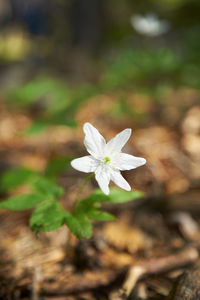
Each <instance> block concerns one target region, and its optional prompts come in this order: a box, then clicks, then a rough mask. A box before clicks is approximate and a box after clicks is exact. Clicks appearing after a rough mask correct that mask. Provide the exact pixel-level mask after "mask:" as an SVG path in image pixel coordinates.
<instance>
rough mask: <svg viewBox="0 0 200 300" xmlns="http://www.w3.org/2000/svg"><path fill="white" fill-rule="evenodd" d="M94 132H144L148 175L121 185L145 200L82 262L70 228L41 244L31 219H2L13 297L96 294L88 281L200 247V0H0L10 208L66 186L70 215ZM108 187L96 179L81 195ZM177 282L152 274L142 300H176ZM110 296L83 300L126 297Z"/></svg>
mask: <svg viewBox="0 0 200 300" xmlns="http://www.w3.org/2000/svg"><path fill="white" fill-rule="evenodd" d="M86 121H87V122H91V123H92V124H93V125H94V126H95V127H96V128H98V130H99V131H100V132H101V133H102V134H103V135H104V136H105V138H106V139H107V140H108V139H110V138H112V137H113V136H114V135H115V134H117V133H118V132H119V131H121V130H123V129H125V128H132V129H133V135H132V136H131V138H130V140H129V141H128V143H127V144H126V149H125V152H127V153H130V154H133V155H136V156H141V157H144V158H146V159H147V164H146V165H145V166H143V167H141V168H138V169H136V170H133V171H129V172H123V176H124V177H125V178H126V179H127V180H128V182H129V183H130V185H131V186H132V188H133V189H138V190H142V191H144V192H145V193H146V200H147V201H146V202H143V201H142V202H141V204H139V206H137V203H138V202H136V206H134V205H135V204H133V207H132V206H128V207H127V206H126V205H123V206H119V207H117V206H115V209H114V212H116V214H117V217H118V218H119V221H118V223H117V222H115V223H114V225H113V223H112V222H111V223H105V226H104V225H102V227H100V225H99V224H97V227H95V228H96V229H95V232H94V239H93V240H92V241H88V242H87V241H83V240H82V241H77V240H76V241H74V242H73V243H72V244H73V245H74V249H75V250H74V253H73V259H74V258H75V259H74V260H72V259H71V258H72V257H71V256H70V254H69V255H68V252H67V251H66V249H65V247H66V244H67V239H68V231H67V227H62V228H61V229H59V230H57V231H56V232H52V233H42V234H41V235H39V238H38V236H37V237H36V236H35V235H34V234H33V233H32V232H31V230H30V228H29V217H30V211H28V212H8V211H6V210H1V211H0V224H1V226H0V236H1V246H0V254H1V258H2V259H1V263H0V297H1V298H2V299H11V295H12V296H13V295H14V296H13V297H14V298H12V299H36V300H38V299H40V298H39V296H38V294H37V291H38V290H39V288H38V286H39V283H38V282H40V284H41V286H42V290H43V291H44V290H45V288H46V292H43V297H44V298H41V299H54V298H51V297H52V295H55V294H56V293H57V294H59V292H60V290H61V291H62V288H63V287H67V286H68V287H69V291H71V290H73V289H72V288H71V285H72V284H74V287H73V288H74V290H75V291H76V287H77V286H79V285H80V284H83V285H84V284H85V286H86V290H88V286H87V285H88V284H89V287H90V284H91V282H93V281H91V280H90V278H96V277H95V276H97V279H96V281H94V282H96V283H94V284H96V285H97V286H98V282H99V280H100V281H101V279H102V278H107V277H105V276H107V275H105V274H108V279H109V278H110V277H109V276H111V275H112V276H115V275H116V272H115V271H116V270H117V272H118V271H119V270H121V268H122V267H124V265H127V263H128V264H129V263H133V259H135V261H137V259H138V258H139V259H143V258H147V259H148V258H152V257H153V258H154V257H157V256H164V255H168V254H169V253H174V251H177V250H180V249H182V248H183V247H184V246H185V245H188V244H190V243H191V242H194V241H199V237H200V223H199V216H200V202H199V199H200V180H199V179H200V1H199V0H146V1H144V0H140V1H133V0H0V176H1V181H0V198H1V199H2V200H5V199H7V198H8V197H10V196H16V195H21V194H23V193H27V191H29V189H30V188H29V187H27V182H28V179H29V177H31V176H32V174H33V173H35V174H40V176H44V178H45V180H46V179H48V180H52V182H57V184H59V185H61V186H62V187H63V188H64V190H65V194H64V196H63V197H62V198H61V199H60V201H61V203H62V206H63V207H65V208H67V209H69V210H71V209H72V206H73V201H74V197H75V193H76V191H77V188H78V187H79V186H80V184H81V183H82V181H83V179H84V178H85V174H84V173H81V172H78V171H76V170H73V169H72V168H71V167H70V161H71V159H72V158H75V157H80V156H82V155H85V154H86V150H85V147H84V145H83V138H84V135H83V131H82V126H83V124H84V122H86ZM40 178H42V177H40ZM96 187H97V184H96V182H95V180H94V181H92V182H91V183H89V184H88V186H87V187H86V188H85V190H84V194H83V196H84V195H86V194H88V193H90V192H91V191H93V190H94V188H96ZM134 203H135V202H134ZM113 207H114V206H112V207H110V208H109V209H110V210H111V212H112V209H113ZM115 210H116V211H115ZM95 243H96V244H95ZM102 243H103V244H102ZM105 245H106V246H105ZM88 249H89V252H88ZM91 249H92V250H91ZM114 249H115V250H116V251H115V250H114ZM66 253H67V254H66ZM88 253H89V254H88ZM197 256H198V255H197ZM175 260H176V259H175ZM169 265H170V264H169ZM80 268H82V269H83V270H84V272H85V273H84V274H86V275H87V274H89V275H88V276H89V277H87V276H86V278H89V279H88V281H89V283H88V282H87V281H82V279H83V278H82V277H81V280H80V275H79V274H78V273H76V271H77V270H78V272H79V271H80ZM106 268H107V269H106ZM38 270H39V271H38ZM113 270H114V271H113ZM93 271H94V272H93ZM38 272H39V273H38ZM92 272H93V273H92ZM98 272H99V273H98ZM101 272H102V273H101ZM106 272H107V273H106ZM109 272H113V273H112V274H111V273H109ZM178 272H179V273H176V274H175V273H174V274H175V275H174V274H171V275H169V276H168V277H166V276H165V277H164V276H163V277H162V276H160V277H157V278H156V277H154V278H149V277H148V278H147V280H146V281H143V282H142V283H141V284H143V286H142V287H141V285H140V287H141V288H140V289H139V288H138V291H140V293H139V292H138V295H139V296H140V299H154V300H155V299H160V300H161V299H166V295H168V294H169V291H170V290H171V287H172V285H173V282H174V281H173V280H174V278H175V277H176V276H177V274H180V270H178ZM91 273H92V275H91ZM38 274H39V275H38ZM55 274H56V278H55ZM63 274H64V275H63ZM69 274H70V276H72V277H70V276H69ZM77 274H78V275H77ZM98 274H99V275H98ZM109 274H111V275H109ZM113 274H114V275H113ZM38 276H39V277H38ZM73 276H74V277H73ZM92 276H93V277H92ZM98 276H99V277H98ZM170 276H171V277H170ZM38 278H39V279H38ZM63 278H64V279H63ZM69 278H74V279H73V280H74V281H73V280H72V281H70V280H71V279H70V280H69ZM112 278H113V277H112ZM114 278H115V277H114ZM63 280H64V281H63ZM109 280H111V279H109ZM109 280H108V281H109ZM156 280H157V281H156ZM2 282H3V284H2ZM63 282H64V283H63ZM73 282H74V283H73ZM109 282H110V281H109ZM196 282H199V281H198V280H197V281H196ZM52 283H54V284H53V285H52ZM1 284H2V285H1ZM37 284H38V285H37ZM56 284H57V292H56ZM67 284H68V285H67ZM92 284H93V283H92ZM104 284H105V280H104V281H103V285H102V286H104ZM35 286H36V287H35ZM102 286H101V285H100V290H98V293H103V292H104V295H103V296H102V297H99V296H95V295H94V294H92V293H91V294H90V296H87V295H86V296H85V298H81V299H111V300H112V299H116V298H115V297H114V296H112V295H111V294H109V293H110V292H109V291H107V292H106V291H105V290H104V289H103V290H104V291H102ZM120 287H121V285H120ZM54 288H55V289H54ZM70 289H71V290H70ZM89 289H90V288H89ZM145 289H146V290H145ZM192 289H193V288H192ZM81 290H84V287H83V288H82V289H80V290H78V292H77V294H75V293H74V296H73V297H72V298H70V299H80V298H78V296H76V295H78V293H79V292H80V291H81ZM93 290H94V287H93ZM49 291H50V296H49V297H48V296H45V293H46V295H48V292H49ZM141 291H142V292H141ZM144 291H146V294H145V293H144ZM51 293H52V294H51ZM69 293H70V292H69ZM98 293H97V295H101V294H98ZM106 293H107V298H105V294H106ZM8 295H9V298H6V297H7V296H8ZM34 295H36V296H37V297H36V296H34ZM41 295H42V294H41ZM141 295H143V296H141ZM144 295H146V296H144ZM34 297H35V298H34ZM55 299H57V298H55ZM59 299H60V298H59ZM63 299H64V298H63ZM67 299H68V298H67ZM117 299H118V298H117Z"/></svg>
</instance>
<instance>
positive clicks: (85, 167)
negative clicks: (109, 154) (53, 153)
mask: <svg viewBox="0 0 200 300" xmlns="http://www.w3.org/2000/svg"><path fill="white" fill-rule="evenodd" d="M98 164H99V162H98V161H97V160H96V159H95V158H93V157H92V156H90V155H88V156H83V157H80V158H76V159H73V160H72V161H71V166H72V167H73V168H74V169H76V170H78V171H81V172H85V173H89V172H94V171H95V170H96V168H97V167H98Z"/></svg>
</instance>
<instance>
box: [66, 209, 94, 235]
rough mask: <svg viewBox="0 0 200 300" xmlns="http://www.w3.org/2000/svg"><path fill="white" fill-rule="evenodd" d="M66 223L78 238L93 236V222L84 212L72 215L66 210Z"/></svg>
mask: <svg viewBox="0 0 200 300" xmlns="http://www.w3.org/2000/svg"><path fill="white" fill-rule="evenodd" d="M65 215H66V217H65V223H66V225H67V226H68V227H69V229H70V230H71V232H73V233H74V234H75V235H76V236H77V237H78V238H87V239H89V238H90V237H91V236H92V224H91V223H90V222H89V221H88V220H87V219H86V216H85V215H84V214H77V215H71V214H70V213H68V212H66V214H65Z"/></svg>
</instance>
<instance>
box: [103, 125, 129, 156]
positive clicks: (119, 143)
mask: <svg viewBox="0 0 200 300" xmlns="http://www.w3.org/2000/svg"><path fill="white" fill-rule="evenodd" d="M130 136H131V129H130V128H127V129H124V130H123V131H121V132H120V133H118V134H117V135H116V136H115V137H114V138H112V139H111V140H110V141H109V142H108V143H107V145H106V153H108V154H112V153H114V152H120V151H121V150H122V148H123V147H124V145H125V144H126V142H127V141H128V139H129V138H130Z"/></svg>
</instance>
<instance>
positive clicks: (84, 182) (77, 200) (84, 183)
mask: <svg viewBox="0 0 200 300" xmlns="http://www.w3.org/2000/svg"><path fill="white" fill-rule="evenodd" d="M94 175H95V174H94V173H92V174H90V175H89V176H88V177H86V178H85V180H84V181H83V183H82V185H81V186H80V188H79V189H78V192H77V194H76V198H75V202H74V207H73V208H74V209H75V207H76V205H77V204H78V202H79V200H80V195H81V194H82V192H83V189H84V187H85V186H86V184H87V183H88V181H90V179H92V178H93V177H94ZM74 209H73V210H74Z"/></svg>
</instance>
